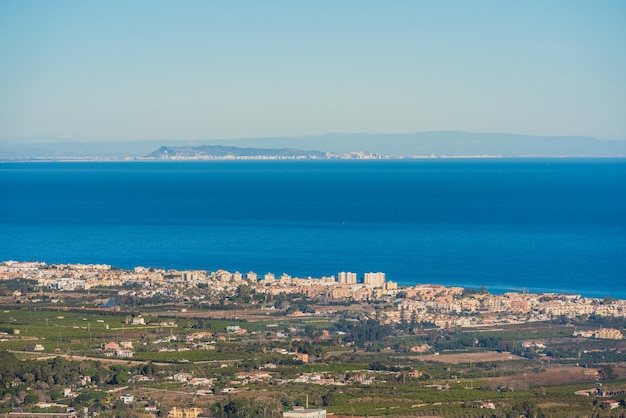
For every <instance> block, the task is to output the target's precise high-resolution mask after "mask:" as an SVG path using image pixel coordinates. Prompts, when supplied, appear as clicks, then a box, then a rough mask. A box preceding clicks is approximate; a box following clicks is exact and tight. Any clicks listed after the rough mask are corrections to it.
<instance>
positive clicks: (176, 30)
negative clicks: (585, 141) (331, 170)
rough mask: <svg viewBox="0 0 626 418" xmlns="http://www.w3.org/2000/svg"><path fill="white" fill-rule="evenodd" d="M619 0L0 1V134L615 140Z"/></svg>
mask: <svg viewBox="0 0 626 418" xmlns="http://www.w3.org/2000/svg"><path fill="white" fill-rule="evenodd" d="M624 18H626V3H624V2H621V1H602V2H586V1H554V2H541V1H530V2H523V3H516V2H496V1H482V0H481V1H473V2H463V1H442V2H426V1H423V2H422V1H415V2H401V1H398V2H391V3H390V2H382V1H342V2H330V1H322V2H288V1H270V2H249V1H234V2H204V1H186V2H183V3H171V2H165V1H145V0H138V1H133V2H122V1H110V2H81V1H77V0H59V1H55V2H40V1H34V0H19V1H18V0H4V1H3V2H1V3H0V74H1V75H0V146H2V145H1V141H5V142H6V141H23V142H36V141H40V140H48V141H81V142H115V141H129V140H191V141H197V140H205V139H206V140H210V139H234V138H250V137H256V138H258V137H264V136H269V137H292V136H308V135H310V136H315V135H321V134H326V133H372V134H375V133H412V132H426V131H469V132H505V133H513V134H523V135H538V136H588V137H594V138H598V139H626V118H624V115H626V77H624V68H626V27H625V25H624V24H623V22H624Z"/></svg>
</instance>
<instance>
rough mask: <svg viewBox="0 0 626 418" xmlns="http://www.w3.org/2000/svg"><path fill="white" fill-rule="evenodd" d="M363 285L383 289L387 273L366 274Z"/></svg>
mask: <svg viewBox="0 0 626 418" xmlns="http://www.w3.org/2000/svg"><path fill="white" fill-rule="evenodd" d="M363 284H365V285H366V286H373V287H382V286H383V285H384V284H385V273H381V272H378V273H365V275H364V276H363Z"/></svg>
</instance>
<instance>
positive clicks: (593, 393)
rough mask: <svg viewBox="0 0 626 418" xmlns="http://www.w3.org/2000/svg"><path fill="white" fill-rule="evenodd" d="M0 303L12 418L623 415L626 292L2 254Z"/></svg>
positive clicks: (4, 395) (5, 389)
mask: <svg viewBox="0 0 626 418" xmlns="http://www.w3.org/2000/svg"><path fill="white" fill-rule="evenodd" d="M0 303H1V304H2V307H3V311H2V314H1V316H0V354H2V355H3V356H4V358H5V359H6V361H5V362H4V363H0V379H1V382H0V383H1V384H0V392H1V393H0V412H6V413H11V414H12V415H11V416H22V417H44V416H46V417H47V416H66V417H95V416H101V417H135V416H136V417H158V416H167V417H170V418H174V417H181V418H182V417H194V418H196V417H205V416H213V417H232V418H235V417H240V416H245V417H260V416H263V417H266V418H267V417H269V416H274V417H275V416H276V415H278V416H281V415H282V416H283V417H288V418H294V417H302V418H319V417H322V418H323V417H326V416H327V415H336V416H338V417H347V416H373V415H375V416H403V415H406V414H410V415H418V416H420V415H421V416H433V417H446V416H453V417H460V416H475V417H483V416H489V417H507V416H525V417H530V416H556V417H559V416H563V417H568V416H586V415H585V414H586V413H587V412H588V411H592V412H593V411H595V412H597V415H596V416H619V415H611V414H615V413H624V412H626V405H625V404H624V398H625V397H626V385H624V383H623V382H624V380H623V379H625V378H626V355H624V354H623V353H624V352H626V340H624V329H625V328H624V327H625V324H626V301H624V300H618V299H613V298H610V297H606V298H589V297H584V296H581V295H570V294H557V293H549V294H536V293H532V292H527V291H520V292H507V293H504V294H491V293H489V292H488V291H487V290H486V289H484V288H482V289H463V288H460V287H446V286H441V285H435V284H417V285H414V286H398V284H397V283H395V282H393V281H390V280H388V279H387V277H386V275H385V273H383V272H367V273H364V274H357V273H355V272H338V273H337V274H336V275H331V276H326V277H319V278H312V277H304V278H303V277H292V276H290V275H288V274H281V275H278V276H277V275H275V274H272V273H262V274H261V273H255V272H247V273H240V272H228V271H225V270H218V271H214V272H212V271H206V270H174V269H163V268H153V267H135V268H133V269H120V268H116V267H112V266H110V265H105V264H47V263H45V262H35V261H28V262H23V261H5V262H2V263H1V264H0ZM44 370H45V371H44ZM390 387H393V388H394V389H393V391H391V392H390V389H389V388H390ZM564 391H565V392H564ZM383 394H387V395H386V396H387V397H388V398H387V399H385V398H382V396H383ZM519 396H530V397H531V399H533V401H532V402H530V401H524V402H522V401H520V398H519ZM564 396H565V397H566V398H567V402H565V403H564V402H563V401H562V400H561V399H563V397H564ZM486 411H489V412H486ZM538 412H541V414H543V415H541V414H539V413H538ZM577 413H581V414H582V415H576V414H577ZM51 414H52V415H51ZM54 414H56V415H54ZM568 414H569V415H568Z"/></svg>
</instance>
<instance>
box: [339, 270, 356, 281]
mask: <svg viewBox="0 0 626 418" xmlns="http://www.w3.org/2000/svg"><path fill="white" fill-rule="evenodd" d="M337 282H338V283H341V284H356V273H352V272H346V271H341V272H339V274H338V275H337Z"/></svg>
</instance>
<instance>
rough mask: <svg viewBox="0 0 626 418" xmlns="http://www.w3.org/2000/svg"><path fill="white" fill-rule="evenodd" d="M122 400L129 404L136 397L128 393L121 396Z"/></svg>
mask: <svg viewBox="0 0 626 418" xmlns="http://www.w3.org/2000/svg"><path fill="white" fill-rule="evenodd" d="M120 400H121V401H122V402H124V403H125V404H129V403H132V402H133V401H134V400H135V397H134V396H133V395H128V394H126V395H122V396H120Z"/></svg>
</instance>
